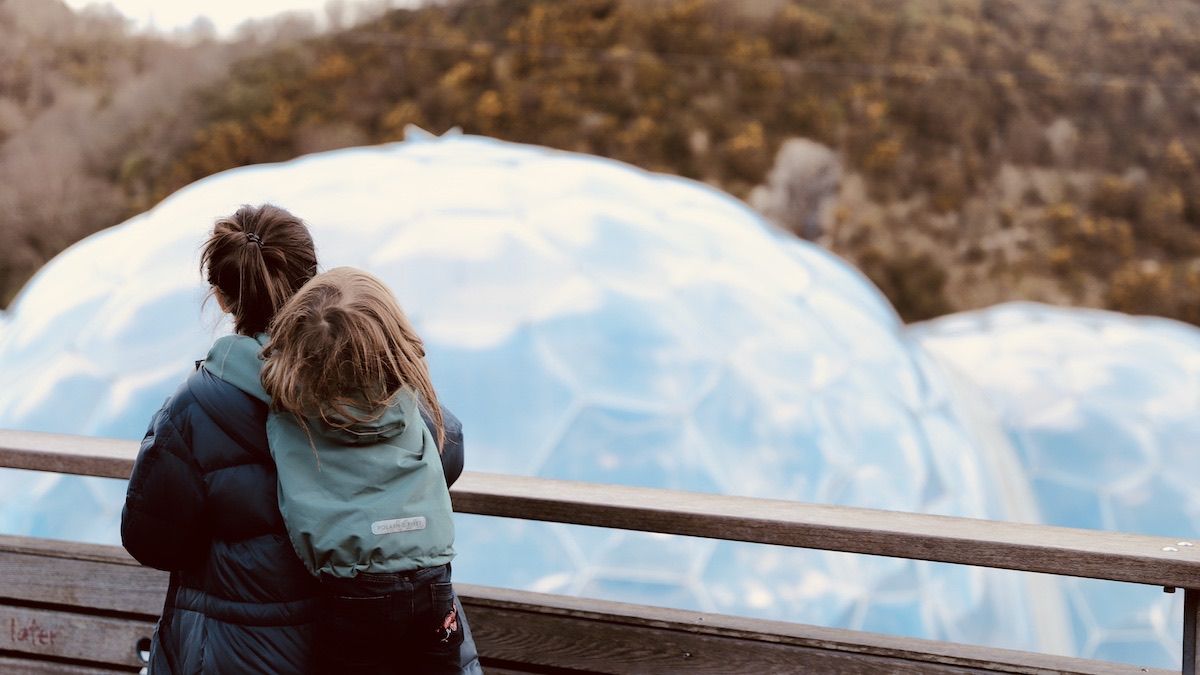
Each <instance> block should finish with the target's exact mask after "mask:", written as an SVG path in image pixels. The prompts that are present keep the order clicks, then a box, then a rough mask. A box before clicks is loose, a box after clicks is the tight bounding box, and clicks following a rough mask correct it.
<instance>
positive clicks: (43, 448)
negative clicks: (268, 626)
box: [0, 431, 1200, 674]
mask: <svg viewBox="0 0 1200 675" xmlns="http://www.w3.org/2000/svg"><path fill="white" fill-rule="evenodd" d="M136 451H137V444H136V443H132V442H128V441H114V440H109V439H95V438H86V437H78V436H63V435H50V434H38V433H30V432H12V431H0V467H11V468H20V469H33V470H39V471H56V472H63V473H72V474H81V475H89V476H103V477H110V478H126V477H128V475H129V473H130V470H131V468H132V463H133V459H134V457H135V455H136ZM451 494H452V497H453V500H454V508H455V511H456V512H459V513H475V514H483V515H491V516H502V517H509V518H522V519H527V520H539V521H550V522H560V523H573V524H580V525H593V526H601V527H612V528H620V529H627V530H641V531H648V532H660V533H665V534H679V535H689V536H697V537H709V538H714V539H724V540H730V541H744V542H755V543H762V544H776V545H782V546H793V547H803V548H811V549H821V550H827V551H844V552H850V553H862V554H870V555H882V556H892V557H899V558H911V559H916V560H930V561H938V562H948V563H958V564H964V565H977V566H982V567H991V568H998V569H1009V570H1022V571H1028V572H1041V573H1047V574H1054V575H1061V576H1074V577H1090V578H1095V579H1107V580H1113V581H1122V582H1130V583H1138V584H1148V585H1152V586H1160V587H1163V588H1165V589H1169V590H1174V589H1175V588H1180V589H1183V592H1184V594H1185V602H1184V635H1183V655H1182V656H1183V664H1182V672H1184V673H1189V674H1194V673H1197V653H1196V638H1197V631H1198V628H1197V626H1198V624H1197V613H1198V611H1200V546H1190V545H1180V541H1179V540H1177V539H1167V538H1163V537H1151V536H1144V535H1135V534H1122V533H1113V532H1100V531H1093V530H1080V529H1071V528H1061V527H1050V526H1043V525H1030V524H1022V523H1008V522H996V521H985V520H976V519H970V518H955V517H947V516H934V515H925V514H913V513H899V512H892V511H881V510H873V509H860V508H851V507H839V506H825V505H817V504H804V503H797V502H789V501H780V500H768V499H753V498H745V497H730V496H722V495H710V494H699V493H689V492H680V491H672V490H657V489H646V488H632V487H624V486H614V485H598V484H592V483H583V482H575V481H560V480H547V479H540V478H528V477H518V476H507V475H497V474H481V473H466V474H464V475H463V476H462V478H460V479H459V481H458V482H457V483H456V484H455V486H454V488H453V490H452V491H451ZM25 541H26V545H27V546H28V545H29V544H28V540H25ZM0 544H2V542H0ZM2 549H3V546H2V545H0V550H2ZM93 555H94V554H93ZM113 555H117V554H113ZM3 570H4V568H3V567H0V574H3V573H4V572H3ZM470 588H471V589H472V592H473V594H474V595H473V598H474V603H475V605H476V606H480V607H482V609H480V610H479V613H481V614H482V616H481V619H480V620H476V619H475V616H474V612H473V609H474V607H473V606H472V604H471V603H468V615H469V616H471V617H472V621H473V623H478V624H479V625H478V626H477V627H476V629H477V631H479V632H480V633H483V632H485V631H486V627H485V624H486V622H485V621H484V620H483V619H484V618H485V617H488V616H492V615H495V616H499V614H496V612H500V613H501V614H503V612H505V611H507V612H512V611H517V610H516V609H514V607H515V606H516V605H521V606H522V609H520V611H522V612H526V613H529V612H535V613H536V612H541V613H542V614H541V615H543V616H552V617H559V620H562V619H563V618H564V617H572V618H573V619H576V620H579V619H580V617H584V618H585V619H587V621H588V622H590V623H587V625H588V626H589V627H590V628H589V630H599V627H600V626H607V627H609V628H611V627H612V626H614V625H617V624H622V623H624V624H628V625H635V624H638V623H639V622H642V623H645V624H646V626H657V627H658V628H657V629H660V630H675V631H677V632H678V633H679V634H680V635H683V634H689V635H691V636H692V637H695V636H696V635H709V636H710V637H712V636H713V635H717V634H719V635H720V636H723V637H726V638H728V637H730V636H733V637H736V636H738V635H741V636H743V638H744V639H746V640H750V639H751V638H750V637H748V636H751V635H755V636H758V637H756V638H754V639H756V640H758V641H759V642H761V643H764V644H768V643H769V644H771V645H775V646H780V645H792V646H793V647H797V646H798V647H804V648H806V649H807V648H811V647H812V645H813V644H817V643H822V644H824V643H829V644H833V643H838V644H840V645H842V647H839V648H836V649H835V648H833V647H828V649H830V650H832V651H831V652H830V653H831V654H832V653H833V652H838V653H839V654H842V655H844V654H846V653H859V654H867V655H870V654H876V653H882V652H879V650H884V651H887V650H893V651H896V650H898V651H899V652H903V653H904V654H905V655H904V656H903V657H902V660H905V662H907V663H910V664H911V663H912V662H914V661H920V662H922V663H924V664H926V665H931V664H935V663H936V664H941V665H946V666H949V667H952V668H951V669H950V670H946V671H945V672H963V670H964V669H965V670H967V671H970V670H972V669H977V670H978V669H983V670H985V671H989V672H996V671H997V670H1001V671H1004V672H1127V671H1128V670H1130V667H1127V666H1121V665H1118V664H1102V663H1098V662H1092V661H1083V660H1079V659H1064V658H1061V657H1051V656H1045V655H1028V654H1022V653H1020V652H1009V651H1006V650H992V649H987V648H979V647H967V646H961V645H947V644H945V643H935V642H929V641H922V640H909V639H902V638H887V637H884V636H871V635H867V634H859V635H860V636H862V637H861V639H860V638H857V637H854V633H853V631H837V630H834V629H820V628H813V627H796V628H789V627H788V626H789V625H788V624H780V623H778V622H755V621H753V620H745V619H736V618H733V617H719V616H715V617H714V616H712V615H705V616H708V617H711V618H708V619H707V620H708V624H703V620H704V618H705V617H704V616H701V620H700V621H697V620H696V619H695V617H696V616H699V615H696V614H695V613H688V612H681V611H677V610H659V609H654V608H644V607H638V606H633V605H618V604H616V603H603V602H601V601H583V600H577V599H563V598H559V597H557V596H541V595H537V594H520V593H519V592H515V591H503V590H498V589H480V588H479V587H470ZM514 593H515V594H517V595H513V594H514ZM506 594H507V595H506ZM464 595H471V594H470V593H466V594H464ZM530 598H533V600H532V601H531V600H530ZM479 603H482V605H480V604H479ZM489 603H491V604H489ZM505 603H508V604H505ZM489 607H490V608H491V609H490V610H489V609H488V608H489ZM497 608H506V609H497ZM489 611H491V612H492V613H493V614H492V615H489V614H488V612H489ZM588 617H590V618H588ZM598 617H599V618H598ZM689 617H691V618H689ZM630 621H632V622H633V623H632V624H629V622H630ZM672 626H674V628H671V627H672ZM688 626H691V628H688ZM764 626H766V627H768V628H769V629H770V630H768V631H765V632H764V630H763V627H764ZM561 627H562V626H559V629H561ZM643 628H645V629H646V630H648V628H646V627H643ZM801 628H802V629H803V630H801ZM705 631H710V632H707V633H706V632H705ZM711 631H716V632H715V633H711ZM601 632H603V631H601ZM801 633H802V634H801ZM630 634H632V633H630ZM623 635H624V634H623ZM764 636H766V637H764ZM814 636H816V637H814ZM822 636H824V637H822ZM627 637H628V636H627ZM835 638H836V639H835ZM614 639H616V638H614ZM622 639H624V638H622ZM658 639H659V640H660V641H661V636H660V638H658ZM680 639H682V638H680ZM814 641H815V642H814ZM806 645H807V646H806ZM847 645H849V646H847ZM839 650H840V651H839ZM872 650H875V651H872ZM680 652H681V653H687V654H689V655H690V654H691V652H688V651H687V650H686V649H684V650H680ZM481 653H484V654H485V656H486V655H487V649H485V648H484V647H483V646H481ZM764 653H765V652H764ZM798 653H799V652H797V654H798ZM922 654H923V655H925V656H927V657H928V658H925V659H923V658H921V656H920V655H922ZM0 656H2V655H0ZM609 658H613V657H612V656H610V657H609ZM764 658H765V657H764ZM510 660H511V659H510ZM989 662H990V663H993V664H999V666H998V667H996V668H990V669H989V668H987V667H985V666H984V664H986V663H989ZM690 665H698V664H695V663H692V664H689V669H691V668H690ZM1000 666H1002V667H1000ZM563 667H566V666H563ZM588 667H592V666H588ZM893 667H894V664H893ZM581 668H582V667H581ZM891 668H892V667H889V668H887V669H888V670H890V669H891ZM630 670H639V668H630ZM1132 670H1133V672H1145V671H1144V669H1143V670H1140V671H1139V670H1138V669H1136V668H1134V669H1132ZM509 672H518V671H516V670H513V671H509ZM589 672H600V671H596V670H593V671H589ZM605 672H607V671H605ZM612 672H621V671H620V670H617V671H612ZM714 672H719V671H714ZM854 672H858V671H854ZM914 672H926V670H925V669H924V668H917V669H916V670H915V671H914Z"/></svg>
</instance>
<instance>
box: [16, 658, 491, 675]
mask: <svg viewBox="0 0 1200 675" xmlns="http://www.w3.org/2000/svg"><path fill="white" fill-rule="evenodd" d="M137 670H138V669H136V668H132V667H129V668H115V669H114V668H100V667H90V666H77V665H73V664H70V663H59V662H56V661H31V660H29V659H20V658H11V657H7V656H0V673H4V675H117V673H136V672H137ZM489 672H490V671H489Z"/></svg>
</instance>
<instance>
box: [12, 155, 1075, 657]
mask: <svg viewBox="0 0 1200 675" xmlns="http://www.w3.org/2000/svg"><path fill="white" fill-rule="evenodd" d="M261 201H271V202H275V203H278V204H280V205H282V206H285V207H286V208H288V209H290V210H292V211H294V212H295V213H296V214H298V215H300V216H301V217H303V218H305V219H306V220H307V221H308V222H309V224H310V226H311V227H312V230H313V234H314V237H315V239H316V242H317V247H318V252H319V254H320V257H321V261H322V264H323V266H324V267H333V266H336V265H356V266H359V267H363V268H366V269H368V270H370V271H372V272H373V273H375V274H377V275H379V276H380V277H381V278H383V279H384V280H385V281H386V282H387V283H388V284H389V285H390V286H391V287H392V289H393V290H394V291H395V292H396V294H397V297H398V298H399V300H400V302H401V304H402V305H403V306H404V307H405V308H406V310H407V311H408V312H409V314H410V316H411V318H412V319H413V321H414V323H415V324H416V325H417V328H418V330H419V331H420V332H421V333H422V335H423V336H424V337H425V339H426V346H427V349H428V353H429V361H430V365H431V370H432V372H433V376H434V381H435V384H436V386H437V388H438V391H439V394H440V395H441V397H442V399H443V401H444V402H445V403H446V404H447V405H448V406H449V407H450V408H452V409H453V410H454V411H455V412H456V413H457V414H458V416H459V417H460V418H461V419H462V420H463V423H464V427H465V432H466V440H467V465H468V469H472V470H481V471H496V472H507V473H516V474H526V475H537V476H545V477H551V478H564V479H578V480H590V481H597V482H613V483H623V484H629V485H643V486H656V487H668V488H676V489H685V490H697V491H708V492H720V493H726V494H741V495H751V496H761V497H773V498H783V499H795V500H801V501H813V502H823V503H834V504H851V505H856V506H866V507H878V508H888V509H895V510H904V511H920V512H928V513H942V514H951V515H961V516H970V517H978V518H992V519H1022V520H1032V519H1033V518H1034V516H1035V515H1036V514H1034V513H1033V512H1031V511H1028V510H1027V504H1030V503H1032V500H1031V499H1030V498H1029V497H1028V491H1029V486H1028V484H1027V481H1026V480H1025V477H1024V475H1023V473H1022V471H1021V470H1020V464H1019V460H1018V457H1017V456H1016V454H1015V453H1014V451H1013V449H1012V447H1011V445H1010V443H1009V441H1008V440H1007V438H1006V436H1005V434H1004V433H1003V432H1002V431H1001V429H1000V427H999V426H998V425H997V423H996V421H995V420H994V419H993V416H992V412H991V411H990V410H989V408H988V406H987V405H986V403H985V402H984V401H983V400H982V399H981V398H980V397H979V395H978V392H977V391H976V390H975V389H973V388H972V387H971V385H970V384H969V383H967V382H965V381H964V380H963V378H961V377H959V376H957V375H955V374H954V373H953V372H951V371H950V370H948V369H947V368H945V367H943V365H942V364H941V363H939V362H938V361H937V360H935V359H933V358H931V357H930V356H929V355H928V354H927V353H926V352H925V351H924V349H922V348H921V347H920V346H919V345H917V344H915V343H914V342H913V341H912V340H911V339H910V338H909V337H908V335H907V334H906V333H905V331H904V329H903V327H902V325H901V323H900V321H899V319H898V318H897V317H896V314H895V312H894V311H893V310H892V309H891V307H890V306H889V305H888V303H887V302H886V300H884V299H883V298H882V296H881V295H880V294H879V292H878V291H877V290H876V289H874V288H873V287H872V286H871V285H870V284H869V283H868V282H867V281H866V280H865V279H864V278H863V277H862V275H861V274H859V273H858V272H857V271H856V270H854V269H853V268H851V267H849V266H848V265H846V264H845V263H844V262H842V261H840V260H838V259H837V258H835V257H833V256H831V255H830V254H828V253H826V252H824V251H821V250H820V249H818V248H816V247H814V246H811V245H809V244H807V243H805V242H801V241H798V240H794V239H787V238H786V237H784V236H783V235H781V234H780V233H778V232H776V231H774V230H772V229H771V228H770V227H769V226H767V225H766V223H765V222H764V221H763V220H762V219H761V218H760V217H759V216H758V215H756V214H754V213H753V212H752V211H750V210H749V209H748V208H746V207H745V206H744V205H743V204H741V203H740V202H738V201H737V200H735V199H733V198H732V197H729V196H728V195H725V194H723V193H721V192H718V191H716V190H713V189H711V188H708V187H706V186H703V185H701V184H698V183H695V182H692V181H688V180H684V179H680V178H675V177H669V176H662V175H656V174H650V173H647V172H644V171H640V170H637V169H634V168H632V167H629V166H627V165H624V164H620V163H617V162H613V161H609V160H604V159H599V158H595V157H589V156H583V155H577V154H571V153H565V152H555V151H549V150H546V149H542V148H536V147H531V146H522V145H514V144H508V143H501V142H498V141H493V140H488V139H483V138H478V137H451V138H442V139H420V140H413V141H406V142H404V143H398V144H393V145H387V146H380V147H374V148H358V149H351V150H342V151H337V152H331V153H325V154H321V155H313V156H308V157H304V158H301V159H298V160H295V161H291V162H288V163H285V164H278V165H263V166H254V167H246V168H243V169H238V170H234V171H230V172H226V173H223V174H220V175H217V176H213V177H211V178H208V179H205V180H203V181H200V182H198V183H196V184H194V185H192V186H189V187H187V188H185V189H184V190H181V191H180V192H178V193H176V194H175V195H173V196H171V197H170V198H168V199H167V200H165V201H164V202H163V203H161V204H160V205H158V206H157V207H155V208H154V209H153V210H151V211H149V212H147V213H145V214H142V215H140V216H138V217H136V218H133V219H131V220H129V221H127V222H126V223H124V224H122V225H120V226H117V227H114V228H112V229H110V230H107V231H105V232H102V233H100V234H97V235H95V236H94V237H91V238H89V239H87V240H85V241H83V242H81V243H79V244H78V245H76V246H74V247H72V248H71V249H70V250H68V251H66V252H64V253H63V254H62V255H60V256H59V257H58V258H56V259H55V260H54V261H53V262H52V263H51V264H49V265H47V266H46V268H45V269H43V270H42V271H41V272H40V273H39V274H38V275H37V276H36V277H35V279H34V280H33V281H31V282H30V284H29V286H28V287H27V288H26V289H25V290H24V291H23V292H22V294H21V296H20V297H19V298H18V300H17V302H16V303H15V305H14V308H13V310H12V312H11V313H10V316H9V317H8V319H9V321H8V326H7V329H3V328H0V331H3V332H0V426H2V427H7V428H18V429H33V430H44V431H59V432H70V433H83V434H91V435H102V436H114V437H123V438H140V436H141V434H142V433H143V431H144V429H145V425H146V423H147V421H148V420H149V417H150V415H151V413H152V412H153V411H154V410H155V409H156V408H157V407H158V405H159V404H161V402H162V400H163V399H164V398H165V397H166V396H168V395H169V394H170V393H171V392H172V391H173V390H174V388H175V387H176V386H177V385H178V383H179V382H180V381H181V380H182V379H183V378H184V377H185V376H186V374H187V373H188V371H189V370H190V369H191V368H192V363H193V360H194V359H196V358H200V357H202V356H203V355H204V354H205V352H206V351H207V347H208V345H209V344H210V343H211V341H212V340H213V339H214V337H215V336H217V335H219V334H220V333H221V332H223V331H227V330H228V326H227V325H226V324H224V323H223V322H222V321H221V319H220V317H219V316H217V314H216V307H215V305H213V304H210V305H209V306H208V307H207V309H206V310H205V311H204V312H202V311H201V310H200V306H201V300H202V298H203V295H204V291H205V289H204V287H203V284H202V283H201V279H200V275H199V273H198V270H197V258H198V250H199V246H200V244H201V242H202V240H203V238H204V236H205V234H206V232H207V230H208V229H209V227H210V226H211V223H212V221H213V219H215V218H216V217H218V216H221V215H225V214H228V213H230V212H231V211H233V210H234V209H235V208H236V207H237V206H238V205H239V204H241V203H243V202H255V203H257V202H261ZM3 476H4V477H3V478H0V480H4V481H5V485H3V486H2V487H3V489H4V490H5V492H4V494H5V495H6V498H5V500H4V502H3V506H2V507H0V525H3V526H4V527H5V528H6V529H7V531H10V532H13V531H15V532H19V533H22V534H34V535H40V536H65V537H71V538H82V539H88V540H92V541H96V540H99V541H109V542H115V541H116V517H117V515H116V514H117V511H119V506H120V502H121V498H122V496H123V489H124V488H123V485H122V484H121V483H120V482H119V481H101V480H99V479H79V478H67V477H58V476H40V477H38V478H37V479H36V481H31V480H30V479H29V475H28V474H19V475H18V474H17V472H8V473H7V474H4V475H3ZM10 495H11V496H10ZM47 514H48V515H47ZM458 526H459V538H458V546H457V547H458V549H459V551H460V557H459V559H458V560H457V561H456V563H455V568H456V578H458V579H459V580H460V581H465V582H473V583H483V584H493V585H501V586H510V587H518V588H530V589H535V590H540V591H549V592H564V593H579V594H588V595H595V596H601V597H607V598H613V599H619V600H631V601H636V602H644V603H649V604H662V605H672V606H678V607H686V608H695V609H701V610H707V611H718V612H728V613H734V614H748V615H755V616H763V617H771V618H780V619H789V620H796V621H803V622H810V623H817V624H823V625H833V626H847V627H852V628H857V629H865V630H874V631H885V632H894V633H901V634H908V635H916V636H922V637H930V638H937V639H947V640H955V641H965V642H983V643H987V644H995V645H1001V646H1007V647H1016V648H1026V649H1037V650H1042V651H1053V652H1069V651H1071V649H1072V646H1071V644H1070V641H1069V636H1070V633H1069V630H1070V626H1069V623H1068V615H1067V613H1066V610H1065V608H1064V607H1065V606H1064V605H1063V602H1062V599H1061V597H1060V594H1059V592H1058V590H1057V589H1058V587H1057V586H1056V585H1054V584H1053V583H1051V582H1049V581H1047V580H1045V579H1040V578H1035V577H1024V576H1020V575H1016V574H1006V573H998V572H989V571H984V570H979V569H975V568H969V567H959V566H949V565H936V564H930V563H917V562H912V561H907V560H894V559H883V558H873V557H867V556H851V555H845V554H832V553H822V552H811V551H800V550H786V549H776V548H771V547H756V546H749V545H736V544H730V543H721V542H712V541H706V540H697V539H686V538H675V537H665V536H657V535H650V534H644V533H629V532H619V531H607V530H600V529H594V528H582V527H571V526H565V525H556V524H545V523H535V522H521V521H507V520H499V519H484V518H479V517H460V518H459V520H458Z"/></svg>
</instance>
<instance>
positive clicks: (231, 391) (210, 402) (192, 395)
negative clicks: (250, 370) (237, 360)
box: [166, 367, 267, 452]
mask: <svg viewBox="0 0 1200 675" xmlns="http://www.w3.org/2000/svg"><path fill="white" fill-rule="evenodd" d="M166 405H167V410H166V412H167V416H168V417H169V419H170V420H171V422H172V423H173V424H174V425H175V426H176V427H177V428H178V429H179V431H180V432H181V434H182V435H183V436H184V437H185V438H186V439H188V440H189V441H190V442H191V444H192V445H194V446H200V447H194V448H193V449H194V450H195V451H197V452H201V451H203V450H204V447H203V446H207V445H209V444H208V443H205V442H204V441H205V440H206V439H208V438H211V437H212V436H214V435H215V433H220V434H223V435H225V436H228V437H230V438H232V439H233V440H234V441H236V442H237V443H238V444H239V445H241V446H243V447H245V448H247V449H259V448H265V447H266V432H265V429H264V425H265V423H266V417H267V406H266V404H265V403H263V402H262V401H259V400H257V399H255V398H254V397H252V396H250V395H249V394H247V393H245V392H244V391H242V390H241V389H238V388H237V387H236V386H234V385H232V384H230V383H229V382H226V381H224V380H222V379H221V378H219V377H216V376H215V375H213V374H212V373H211V372H209V371H208V370H207V369H205V368H203V367H199V368H196V370H195V371H194V372H192V374H191V375H189V376H188V378H187V380H185V381H184V382H183V384H181V385H180V387H179V389H178V390H176V392H175V393H174V394H173V395H172V396H171V398H170V399H168V401H167V404H166Z"/></svg>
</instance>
